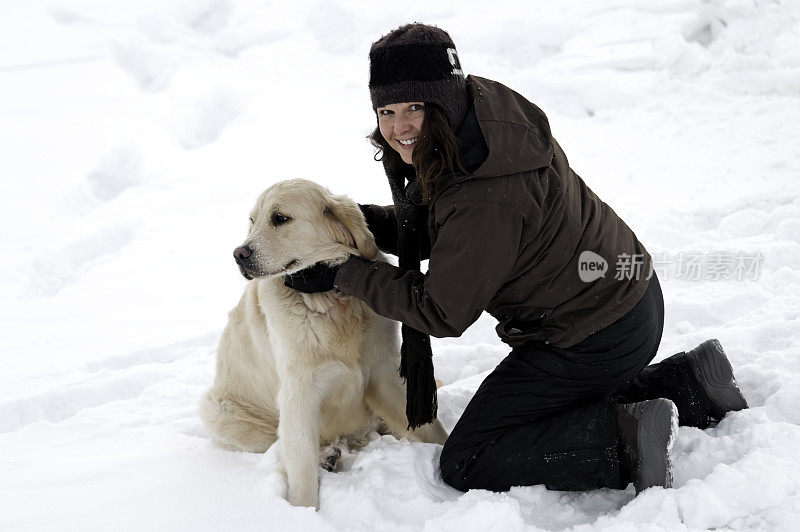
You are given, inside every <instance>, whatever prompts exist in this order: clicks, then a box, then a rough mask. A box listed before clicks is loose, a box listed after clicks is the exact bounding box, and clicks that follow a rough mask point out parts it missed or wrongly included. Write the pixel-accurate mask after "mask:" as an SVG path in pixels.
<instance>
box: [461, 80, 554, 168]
mask: <svg viewBox="0 0 800 532" xmlns="http://www.w3.org/2000/svg"><path fill="white" fill-rule="evenodd" d="M467 90H468V91H469V95H470V98H471V100H472V107H473V109H474V110H475V116H476V118H477V121H478V124H479V126H480V129H481V133H482V134H483V138H484V140H485V142H486V145H487V146H488V148H489V154H488V156H487V157H486V159H485V160H484V161H483V163H482V164H481V165H480V166H478V168H476V169H475V170H474V171H473V172H472V174H471V175H468V176H461V178H458V179H456V181H463V180H465V179H472V178H476V177H487V176H489V177H494V176H498V175H508V174H515V173H518V172H525V171H530V170H536V169H539V168H545V167H547V166H549V165H550V162H551V161H552V160H553V136H552V135H551V133H550V124H549V122H548V121H547V117H546V116H545V114H544V112H543V111H542V110H541V109H539V108H538V107H537V106H536V105H534V104H532V103H531V102H529V101H528V100H526V99H525V98H524V97H523V96H522V95H520V94H518V93H516V92H515V91H513V90H511V89H509V88H508V87H506V86H505V85H503V84H502V83H498V82H496V81H492V80H489V79H486V78H481V77H478V76H471V75H470V76H468V77H467Z"/></svg>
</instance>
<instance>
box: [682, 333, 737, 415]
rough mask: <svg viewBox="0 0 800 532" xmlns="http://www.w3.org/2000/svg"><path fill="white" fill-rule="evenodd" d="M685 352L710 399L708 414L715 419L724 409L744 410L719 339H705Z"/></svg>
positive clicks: (729, 410)
mask: <svg viewBox="0 0 800 532" xmlns="http://www.w3.org/2000/svg"><path fill="white" fill-rule="evenodd" d="M699 347H700V349H695V350H693V351H690V352H689V353H688V355H689V364H690V365H691V366H692V369H693V370H694V371H695V373H696V374H697V376H698V377H699V380H700V384H701V385H702V386H703V389H704V390H705V392H706V394H707V395H708V398H709V399H710V400H711V405H710V406H711V408H710V410H711V415H712V416H713V417H714V418H715V419H717V421H719V420H720V419H722V418H723V417H724V416H725V414H727V413H728V412H734V411H737V410H744V409H745V408H747V401H746V400H745V398H744V395H742V392H741V390H739V387H738V386H737V385H736V379H735V378H734V376H733V368H732V367H731V363H730V361H729V360H728V357H727V356H725V350H724V349H722V345H720V343H719V340H706V341H705V342H703V343H702V344H700V346H699Z"/></svg>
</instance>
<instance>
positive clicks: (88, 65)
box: [0, 0, 800, 531]
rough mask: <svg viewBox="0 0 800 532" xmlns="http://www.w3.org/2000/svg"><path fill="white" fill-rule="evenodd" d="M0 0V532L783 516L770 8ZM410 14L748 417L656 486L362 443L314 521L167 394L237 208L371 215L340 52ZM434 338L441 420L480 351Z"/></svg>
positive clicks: (228, 245)
mask: <svg viewBox="0 0 800 532" xmlns="http://www.w3.org/2000/svg"><path fill="white" fill-rule="evenodd" d="M2 4H3V5H2V16H0V118H1V119H2V122H1V123H0V176H2V177H1V178H0V202H2V204H0V249H2V257H1V258H0V301H2V306H1V307H0V313H2V315H1V317H0V328H1V329H0V356H2V370H0V529H1V530H64V529H71V530H108V529H114V530H156V529H160V530H175V529H182V530H271V529H280V530H312V529H313V530H334V529H336V530H349V529H355V530H416V529H422V528H425V529H426V530H431V531H433V530H459V531H464V530H503V531H508V530H517V529H529V530H576V531H577V530H615V531H618V530H636V529H642V530H685V529H770V530H790V529H797V528H796V527H797V526H799V525H798V524H797V523H798V520H799V519H800V452H798V449H800V427H798V424H799V423H800V356H798V355H800V241H799V239H800V186H798V185H800V22H799V21H800V4H799V3H798V2H797V1H778V0H773V1H767V0H719V1H713V0H712V1H700V0H659V1H654V0H651V1H634V0H603V1H600V0H598V1H584V0H580V1H578V0H575V1H568V2H567V1H563V0H537V1H536V2H531V1H528V0H514V1H505V0H497V1H492V2H485V1H473V0H470V1H461V2H458V3H453V4H451V5H446V4H444V3H438V2H431V1H424V2H417V1H411V2H402V3H395V2H392V3H389V2H387V3H381V4H377V3H374V2H367V1H353V2H346V1H344V0H334V1H308V2H299V1H298V2H288V1H276V2H266V1H257V0H158V1H155V0H138V1H133V0H128V1H124V2H123V1H115V2H102V1H100V0H73V1H69V2H68V1H66V0H61V1H59V0H48V1H40V0H26V1H25V2H12V1H11V0H6V1H4V2H2ZM413 20H418V21H422V22H427V23H433V24H437V25H439V26H441V27H443V28H445V29H446V30H448V31H449V32H450V34H451V35H452V37H453V39H454V40H455V42H456V44H457V46H458V49H459V55H460V58H461V63H462V65H463V66H464V69H465V71H466V72H468V73H474V74H478V75H481V76H485V77H489V78H493V79H497V80H499V81H501V82H503V83H505V84H506V85H509V86H510V87H512V88H514V89H516V90H517V91H519V92H521V93H522V94H524V95H525V96H527V97H528V98H529V99H531V100H532V101H534V102H536V103H537V104H538V105H539V106H540V107H541V108H542V109H543V110H544V111H545V112H546V113H547V115H548V116H549V118H550V122H551V126H552V130H553V132H554V134H555V136H556V138H557V139H558V140H559V142H560V144H561V145H562V146H563V147H564V149H565V150H566V152H567V154H568V155H569V157H570V162H571V164H572V166H573V168H575V170H576V171H577V172H578V173H579V174H580V175H581V176H582V177H584V179H585V180H586V181H587V182H588V184H589V185H590V186H591V187H592V188H593V189H594V190H595V191H596V192H597V193H598V194H599V195H600V196H601V197H602V198H603V199H604V200H605V201H606V202H608V203H609V204H610V205H612V206H613V207H614V209H615V210H616V211H617V212H618V213H619V214H620V215H621V216H622V217H623V219H625V220H626V221H627V222H628V223H629V225H630V226H631V227H632V228H633V229H634V231H635V232H636V233H637V235H638V236H639V238H640V240H641V241H642V242H644V244H645V245H646V246H647V247H648V249H649V250H650V251H651V253H653V255H654V256H657V257H660V260H662V262H663V269H662V270H661V273H662V276H661V279H662V285H663V288H664V296H665V301H666V308H667V318H666V325H665V330H664V339H663V342H662V348H661V350H660V352H659V358H663V357H665V356H668V355H670V354H672V353H674V352H677V351H681V350H684V349H688V348H692V347H694V346H695V345H697V344H698V343H699V342H701V341H702V340H704V339H706V338H712V337H717V338H719V339H720V340H721V341H722V344H723V345H724V346H725V347H726V349H727V351H728V354H729V356H730V359H731V361H732V362H733V365H734V367H735V370H736V375H737V377H738V381H739V384H740V386H741V388H742V390H743V392H744V394H745V395H746V397H747V399H748V400H749V402H750V405H751V407H752V408H751V409H750V410H748V411H744V412H740V413H736V414H733V415H730V416H728V417H727V418H726V419H725V420H723V421H722V422H721V423H720V424H719V425H718V426H717V427H716V428H712V429H709V430H705V431H701V430H698V429H693V428H681V429H680V432H679V435H678V439H677V442H676V445H675V449H674V459H675V488H673V489H670V490H661V489H653V490H650V491H648V492H646V493H644V494H642V495H640V496H639V497H636V498H634V492H633V488H632V487H631V488H629V489H628V490H627V491H612V490H601V491H596V492H591V493H567V492H552V491H547V490H545V489H543V488H542V487H540V486H536V487H526V488H515V489H513V490H512V491H511V492H510V493H504V494H496V493H490V492H484V491H474V492H470V493H467V494H461V493H458V492H456V491H454V490H452V489H450V488H448V487H447V486H446V485H444V484H443V483H442V481H441V479H440V478H439V476H438V473H437V472H436V469H435V463H436V458H437V456H438V452H439V451H438V448H437V447H436V446H434V445H424V444H409V443H407V442H400V441H396V440H393V439H391V438H383V439H376V440H375V441H373V442H372V443H371V444H370V445H369V446H368V447H367V448H366V449H365V450H363V451H362V452H360V453H358V454H356V455H350V456H346V457H345V458H346V460H345V471H343V472H340V473H335V474H332V473H323V474H322V479H321V509H320V511H319V512H318V513H315V512H313V511H312V510H309V509H305V508H293V507H291V506H289V505H288V504H287V503H286V502H285V501H284V500H283V499H282V495H283V490H284V489H285V486H284V484H283V481H282V480H281V478H280V476H279V475H278V474H277V473H275V463H276V460H277V454H276V452H275V451H273V450H271V451H270V452H268V453H267V454H266V455H255V454H246V453H234V452H226V451H222V450H219V449H216V448H214V447H213V446H212V445H211V443H210V441H209V439H208V436H207V435H206V434H205V432H204V429H203V427H202V425H201V423H200V420H199V419H198V416H197V414H196V403H197V400H198V398H199V397H200V395H201V393H202V392H203V391H204V390H205V389H206V388H208V387H209V386H210V385H211V382H212V380H213V375H214V357H215V350H216V343H217V340H218V338H219V335H220V332H221V330H222V327H223V326H224V325H225V322H226V319H227V311H228V310H229V309H230V308H231V307H233V306H234V305H235V303H236V302H237V300H238V298H239V295H240V293H241V291H242V288H243V286H244V283H245V281H244V279H243V278H242V277H241V276H240V275H239V273H238V271H237V269H236V267H235V265H234V263H233V259H232V256H231V253H232V250H233V248H234V247H236V246H237V245H239V244H240V242H241V241H242V239H243V238H244V236H245V233H246V230H247V215H248V211H249V209H250V207H251V206H252V205H253V203H254V202H255V199H256V196H257V195H258V193H259V192H261V191H262V190H263V189H265V188H266V187H267V186H269V185H270V184H272V183H274V182H276V181H278V180H282V179H287V178H294V177H304V178H309V179H313V180H315V181H318V182H320V183H322V184H324V185H326V186H327V187H329V188H330V189H331V190H332V191H334V192H336V193H346V194H349V195H350V196H351V197H352V198H354V199H356V200H357V201H360V202H362V203H364V202H371V203H389V202H390V196H389V190H388V186H387V185H386V183H385V178H384V176H383V175H382V171H381V168H380V165H379V164H378V163H375V162H374V161H373V160H372V153H373V152H372V149H371V147H370V146H369V144H368V142H367V141H366V140H365V139H364V137H365V135H366V134H367V133H368V132H369V131H370V130H371V129H372V127H373V126H374V124H375V119H374V116H373V114H372V110H371V107H370V103H369V96H368V91H367V76H368V62H367V53H368V49H369V45H370V43H371V42H372V41H374V40H375V39H377V38H378V37H379V36H380V35H382V34H384V33H386V32H387V31H389V30H391V29H393V28H394V27H396V26H398V25H400V24H402V23H405V22H409V21H413ZM754 256H757V257H760V259H759V260H758V262H757V264H756V267H757V271H753V270H752V269H750V270H748V271H746V272H745V274H746V275H744V276H741V275H740V276H741V277H743V278H742V279H741V280H739V279H737V278H736V275H728V274H727V273H726V272H727V271H728V270H727V268H735V267H736V265H737V264H738V265H739V266H741V264H740V263H741V260H740V259H742V258H743V257H744V258H745V259H748V258H752V257H754ZM687 257H694V259H697V260H694V259H693V260H694V262H691V261H687V260H686V258H687ZM698 261H699V262H698ZM751 262H752V261H751ZM689 263H692V264H700V266H701V269H700V270H694V269H692V268H689V267H688V266H687V264H689ZM749 266H752V263H751V264H749V265H748V267H749ZM739 273H740V274H741V273H742V271H741V270H739ZM726 277H731V278H730V279H726ZM434 351H435V365H436V369H437V376H438V377H439V378H440V379H441V380H442V381H443V382H444V383H445V386H444V387H443V388H442V389H441V390H440V393H439V398H440V405H441V407H440V417H441V419H442V421H443V422H444V424H445V426H447V427H448V428H452V426H453V425H454V423H455V421H456V419H457V418H458V415H459V414H460V412H461V411H462V410H463V408H464V406H465V405H466V403H467V401H468V400H469V398H470V396H471V394H472V393H473V392H474V390H475V389H476V388H477V386H478V384H479V382H480V381H481V380H482V378H483V377H484V376H485V375H486V374H487V373H488V371H490V370H491V369H492V368H493V366H494V365H495V364H496V363H497V362H498V361H499V360H500V359H501V358H502V357H503V356H504V354H505V352H506V348H505V347H504V346H503V345H502V344H501V343H500V342H499V341H498V340H497V338H496V336H495V334H494V331H493V323H492V320H491V319H489V318H488V317H484V318H482V319H481V320H479V322H478V323H476V324H475V325H474V326H473V327H472V328H471V329H470V330H469V331H468V332H467V333H466V334H465V335H464V336H463V337H462V338H459V339H447V340H439V341H435V344H434Z"/></svg>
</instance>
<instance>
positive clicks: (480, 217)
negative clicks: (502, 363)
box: [335, 201, 524, 337]
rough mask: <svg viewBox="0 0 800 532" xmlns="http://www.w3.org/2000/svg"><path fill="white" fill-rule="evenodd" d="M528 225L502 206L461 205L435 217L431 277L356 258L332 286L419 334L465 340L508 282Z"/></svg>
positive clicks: (429, 267)
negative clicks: (525, 225)
mask: <svg viewBox="0 0 800 532" xmlns="http://www.w3.org/2000/svg"><path fill="white" fill-rule="evenodd" d="M523 222H524V221H523V216H522V214H521V213H519V212H518V211H515V210H514V209H512V208H509V207H507V206H504V205H499V204H494V203H488V202H480V201H466V202H459V203H458V204H457V205H452V206H451V207H450V208H449V209H448V212H447V213H446V214H445V215H444V216H443V219H442V220H437V225H439V227H440V228H439V232H438V237H437V239H436V242H435V244H434V245H433V248H432V249H431V253H430V262H429V263H428V272H427V273H425V274H423V273H422V272H419V271H411V270H409V271H406V270H402V269H400V268H398V267H396V266H392V265H391V264H387V263H384V262H374V261H367V260H363V259H360V258H355V257H354V258H351V259H350V260H348V261H347V262H346V263H344V264H343V265H342V266H341V267H340V268H339V272H338V274H337V276H336V281H335V285H336V287H337V288H338V289H339V290H340V291H341V292H342V293H344V294H348V295H352V296H355V297H357V298H359V299H362V300H363V301H364V302H366V303H367V305H369V307H370V308H371V309H372V310H374V311H375V312H377V313H378V314H380V315H382V316H385V317H387V318H390V319H394V320H397V321H400V322H403V323H405V324H407V325H409V326H411V327H413V328H414V329H416V330H418V331H420V332H423V333H426V334H430V335H432V336H437V337H445V336H460V335H461V334H462V333H463V332H464V331H465V330H466V329H467V327H469V326H470V325H472V324H473V323H474V322H475V320H477V319H478V317H479V316H480V315H481V312H483V311H484V310H485V309H486V306H487V305H488V304H489V302H490V301H491V300H492V298H493V297H494V295H495V294H496V293H497V291H498V289H499V288H500V287H501V286H502V285H503V284H504V283H505V282H506V281H508V280H509V279H508V277H509V275H510V273H511V271H512V268H513V266H514V263H515V262H516V259H517V255H518V252H519V250H518V247H519V242H520V238H521V234H522V227H523Z"/></svg>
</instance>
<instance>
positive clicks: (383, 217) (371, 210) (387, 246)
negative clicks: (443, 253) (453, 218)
mask: <svg viewBox="0 0 800 532" xmlns="http://www.w3.org/2000/svg"><path fill="white" fill-rule="evenodd" d="M359 207H360V208H361V212H363V213H364V219H365V220H366V221H367V228H368V229H369V230H370V232H371V233H372V236H374V237H375V244H377V246H378V249H380V250H381V251H383V252H384V253H391V254H392V255H397V238H398V237H397V214H396V213H395V210H394V205H387V206H385V207H384V206H381V205H369V204H366V205H359ZM427 237H428V235H427V234H425V235H423V240H424V241H423V242H420V246H421V248H420V252H421V254H422V259H423V260H424V259H427V258H428V257H429V254H430V243H429V242H428V238H427Z"/></svg>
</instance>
